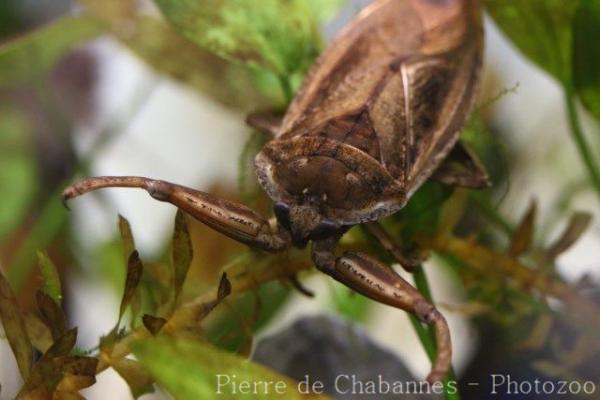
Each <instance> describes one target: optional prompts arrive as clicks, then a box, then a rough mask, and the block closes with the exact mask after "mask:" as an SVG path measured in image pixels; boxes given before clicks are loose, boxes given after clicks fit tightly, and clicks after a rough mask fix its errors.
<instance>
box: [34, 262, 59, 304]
mask: <svg viewBox="0 0 600 400" xmlns="http://www.w3.org/2000/svg"><path fill="white" fill-rule="evenodd" d="M37 256H38V263H39V265H40V271H41V272H42V277H43V278H44V286H43V290H44V292H45V293H46V294H47V295H48V296H50V297H51V298H52V299H53V300H54V301H55V302H56V304H58V305H59V306H60V304H61V302H62V290H61V284H60V276H59V275H58V270H57V269H56V266H55V265H54V263H53V262H52V260H51V259H50V258H49V257H48V255H47V254H46V253H45V252H42V251H38V253H37Z"/></svg>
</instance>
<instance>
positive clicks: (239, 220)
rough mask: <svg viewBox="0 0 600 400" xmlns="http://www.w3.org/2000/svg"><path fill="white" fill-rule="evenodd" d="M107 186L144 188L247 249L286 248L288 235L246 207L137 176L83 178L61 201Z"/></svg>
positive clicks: (274, 249) (288, 243)
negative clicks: (242, 244)
mask: <svg viewBox="0 0 600 400" xmlns="http://www.w3.org/2000/svg"><path fill="white" fill-rule="evenodd" d="M107 187H131V188H140V189H145V190H146V191H147V192H148V193H149V194H150V196H152V197H153V198H154V199H156V200H159V201H164V202H167V203H171V204H173V205H175V206H177V207H178V208H180V209H182V210H183V211H185V212H187V213H188V214H190V215H191V216H192V217H194V218H196V219H197V220H199V221H200V222H203V223H204V224H206V225H208V226H210V227H211V228H213V229H215V230H216V231H219V232H221V233H223V234H224V235H227V236H229V237H230V238H232V239H235V240H237V241H239V242H242V243H245V244H247V245H249V246H252V247H256V248H259V249H262V250H266V251H281V250H284V249H286V248H288V247H289V246H290V243H291V241H290V235H289V234H288V232H287V231H285V230H283V229H279V227H278V226H277V225H275V226H271V224H269V221H267V220H266V219H264V218H263V217H261V216H260V215H259V214H258V213H256V212H255V211H253V210H251V209H250V208H248V207H246V206H244V205H242V204H239V203H235V202H233V201H229V200H225V199H222V198H219V197H217V196H214V195H211V194H209V193H206V192H201V191H199V190H194V189H190V188H188V187H185V186H181V185H176V184H174V183H170V182H165V181H160V180H155V179H149V178H143V177H139V176H99V177H94V178H87V179H84V180H82V181H79V182H77V183H75V184H74V185H71V186H69V187H68V188H66V189H65V190H64V192H63V199H64V200H65V201H66V200H70V199H72V198H74V197H77V196H80V195H82V194H84V193H87V192H91V191H93V190H96V189H101V188H107Z"/></svg>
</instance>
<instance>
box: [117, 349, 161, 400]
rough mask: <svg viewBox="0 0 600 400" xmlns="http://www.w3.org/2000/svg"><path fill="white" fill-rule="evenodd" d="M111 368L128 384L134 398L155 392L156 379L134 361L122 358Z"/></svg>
mask: <svg viewBox="0 0 600 400" xmlns="http://www.w3.org/2000/svg"><path fill="white" fill-rule="evenodd" d="M111 366H112V367H113V368H114V370H115V371H117V372H118V374H119V375H121V378H123V379H124V380H125V382H127V384H128V385H129V389H131V394H133V397H135V398H138V397H139V396H142V395H144V394H146V393H152V392H154V386H153V382H154V379H152V377H151V376H150V375H149V374H148V373H147V372H146V371H145V370H144V369H143V368H142V367H141V365H140V364H139V363H138V362H137V361H134V360H130V359H128V358H120V359H118V360H116V361H114V360H113V361H112V362H111Z"/></svg>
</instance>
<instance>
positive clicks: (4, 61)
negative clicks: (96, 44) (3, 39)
mask: <svg viewBox="0 0 600 400" xmlns="http://www.w3.org/2000/svg"><path fill="white" fill-rule="evenodd" d="M102 32H103V27H102V25H101V24H99V23H98V21H97V20H96V19H94V18H91V17H87V16H77V17H71V16H68V17H62V18H59V19H57V20H55V21H54V22H52V23H50V24H49V25H46V26H45V27H42V28H40V29H39V30H36V31H34V32H33V33H30V34H28V35H25V36H22V37H20V38H17V39H15V40H12V41H10V42H8V43H6V44H4V45H2V46H0V85H9V86H18V85H23V84H31V83H34V82H36V80H37V79H38V78H40V77H42V76H43V75H44V74H45V73H46V72H47V71H48V70H49V69H50V68H52V67H53V66H54V64H55V63H56V62H57V61H58V60H59V59H60V57H62V56H63V55H64V54H66V53H67V52H68V51H70V50H72V49H74V48H75V47H77V46H79V45H81V44H82V43H83V42H85V41H87V40H89V39H91V38H94V37H96V36H98V35H99V34H101V33H102Z"/></svg>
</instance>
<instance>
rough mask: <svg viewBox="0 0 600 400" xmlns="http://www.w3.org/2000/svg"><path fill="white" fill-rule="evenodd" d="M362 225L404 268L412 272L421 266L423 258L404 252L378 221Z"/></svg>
mask: <svg viewBox="0 0 600 400" xmlns="http://www.w3.org/2000/svg"><path fill="white" fill-rule="evenodd" d="M364 226H365V228H366V229H367V231H369V233H371V234H372V235H373V236H374V237H375V238H376V239H377V241H378V242H379V244H381V246H382V247H383V248H384V249H385V250H387V251H388V252H389V253H390V254H391V255H392V256H394V258H395V259H396V261H398V263H399V264H400V265H401V266H402V268H404V270H406V271H408V272H414V271H415V269H417V268H419V267H421V264H422V263H423V261H424V260H423V258H422V257H418V256H417V255H412V254H406V252H405V251H403V250H402V249H401V248H400V246H398V244H397V243H396V242H395V241H394V239H392V237H391V236H390V235H389V233H387V231H386V230H385V228H384V227H383V226H381V224H380V223H379V222H377V221H375V222H368V223H366V224H365V225H364Z"/></svg>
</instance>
